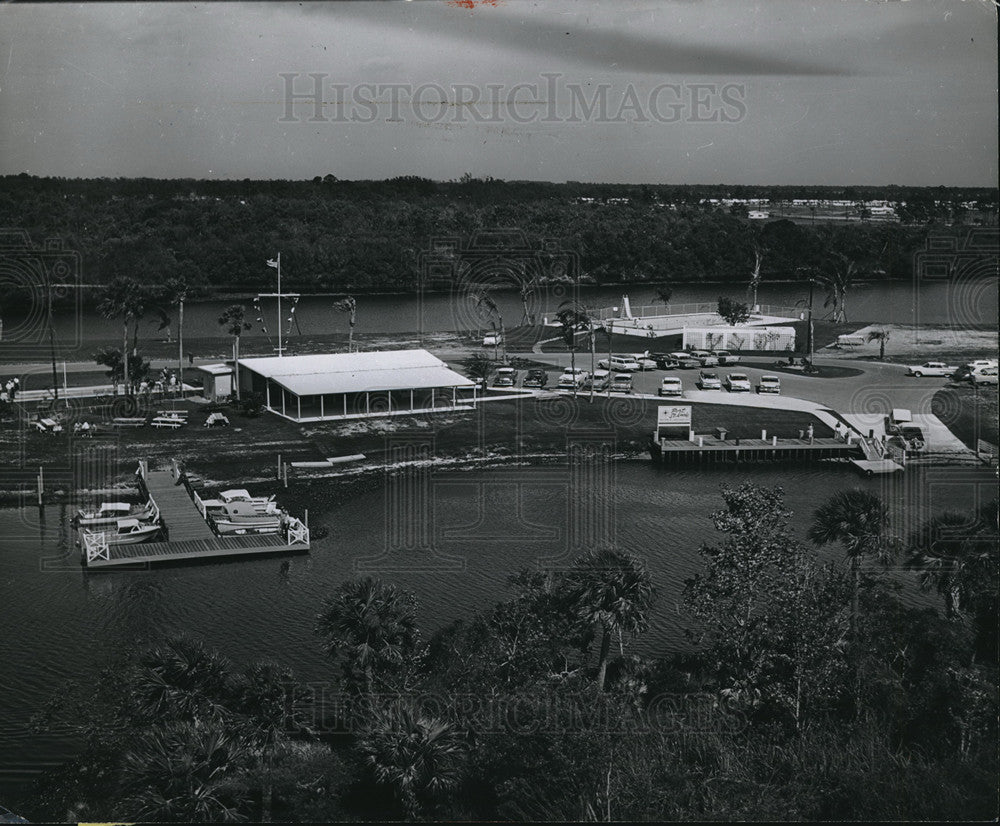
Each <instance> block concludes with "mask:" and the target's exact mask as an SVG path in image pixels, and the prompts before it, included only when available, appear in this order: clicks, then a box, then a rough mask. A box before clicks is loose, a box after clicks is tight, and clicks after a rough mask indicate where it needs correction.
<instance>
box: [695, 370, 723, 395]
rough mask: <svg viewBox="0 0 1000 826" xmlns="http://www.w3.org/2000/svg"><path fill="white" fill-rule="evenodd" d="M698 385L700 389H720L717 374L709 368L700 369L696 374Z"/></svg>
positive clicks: (720, 383)
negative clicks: (697, 374)
mask: <svg viewBox="0 0 1000 826" xmlns="http://www.w3.org/2000/svg"><path fill="white" fill-rule="evenodd" d="M698 386H699V387H700V388H701V389H702V390H721V389H722V382H721V381H719V374H718V373H713V372H712V371H711V370H702V371H701V373H700V374H699V376H698Z"/></svg>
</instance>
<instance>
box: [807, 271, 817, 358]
mask: <svg viewBox="0 0 1000 826" xmlns="http://www.w3.org/2000/svg"><path fill="white" fill-rule="evenodd" d="M815 284H816V282H815V281H814V280H813V279H812V277H810V278H809V366H810V367H812V362H813V347H814V337H813V287H814V286H815Z"/></svg>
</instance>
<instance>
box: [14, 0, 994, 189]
mask: <svg viewBox="0 0 1000 826" xmlns="http://www.w3.org/2000/svg"><path fill="white" fill-rule="evenodd" d="M468 5H470V2H469V0H464V1H463V2H458V0H452V1H451V2H443V1H439V0H415V1H414V2H403V0H400V1H399V2H391V1H390V2H340V3H337V2H330V3H323V4H316V5H305V4H301V3H292V4H287V5H285V4H267V5H263V4H239V3H221V4H208V5H204V4H173V3H150V4H135V5H132V4H126V3H116V4H108V5H99V4H95V5H91V4H88V5H68V4H51V5H41V6H27V5H4V6H0V67H4V68H3V70H2V81H0V172H3V173H19V172H29V173H31V174H34V175H47V176H71V177H100V176H107V177H118V176H126V177H132V176H151V177H195V178H312V177H314V176H316V175H327V174H332V175H335V176H336V177H338V178H351V179H362V178H387V177H394V176H397V175H419V176H422V177H427V178H433V179H438V180H447V179H453V178H458V177H460V176H461V175H462V174H463V173H465V172H468V173H471V174H472V175H474V176H476V177H483V176H487V175H490V176H493V177H497V178H504V179H508V180H511V179H534V180H550V181H565V180H581V181H612V182H630V183H633V182H652V183H741V184H810V183H815V184H890V183H898V184H925V185H939V184H943V185H946V186H996V185H997V25H996V9H995V7H994V6H993V4H992V3H990V2H988V0H967V1H966V2H961V1H960V0H942V2H923V0H911V2H905V3H904V2H860V1H858V0H849V1H848V2H838V0H812V2H800V1H799V0H774V2H766V3H764V2H756V3H754V2H747V0H726V2H722V1H721V0H683V1H682V0H675V2H645V0H635V2H630V1H629V0H606V2H596V1H595V2H591V1H590V0H579V2H571V1H570V0H554V1H550V2H545V3H541V2H528V0H490V1H489V2H485V3H483V2H478V1H477V2H473V3H471V5H474V8H472V9H469V8H466V7H465V6H468ZM283 73H295V74H296V76H295V77H292V78H291V80H292V81H293V88H294V91H296V92H297V93H300V94H301V93H305V92H310V91H312V90H313V89H318V90H319V92H320V94H321V96H322V100H323V101H324V102H325V105H323V106H321V107H320V108H319V110H318V115H319V116H320V118H321V120H318V121H317V120H312V121H311V120H310V119H311V118H313V117H314V116H315V115H317V110H316V107H315V106H314V103H313V102H312V100H311V99H308V100H301V101H298V102H294V103H293V104H291V108H290V110H289V103H288V102H286V99H285V92H286V86H287V83H288V80H286V79H283V78H282V77H281V75H282V74H283ZM310 73H313V74H318V75H319V77H318V78H311V77H309V74H310ZM317 81H318V82H319V84H320V85H319V86H316V85H315V84H316V83H317ZM378 84H382V88H381V89H379V88H378V86H377V85H378ZM395 84H400V86H395ZM404 84H407V85H408V86H403V85H404ZM519 84H521V85H519ZM419 87H423V88H422V89H420V88H419ZM532 87H535V88H532ZM442 92H443V95H442ZM414 95H416V96H417V101H416V103H418V104H419V105H415V101H414ZM338 101H339V103H338ZM289 113H290V114H291V117H288V115H289ZM477 118H478V120H479V121H481V122H477Z"/></svg>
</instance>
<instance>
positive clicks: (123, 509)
mask: <svg viewBox="0 0 1000 826" xmlns="http://www.w3.org/2000/svg"><path fill="white" fill-rule="evenodd" d="M99 510H101V511H118V512H119V513H128V512H129V511H130V510H132V507H131V505H128V504H126V503H125V502H102V503H101V507H100V508H99Z"/></svg>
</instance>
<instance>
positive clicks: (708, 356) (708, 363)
mask: <svg viewBox="0 0 1000 826" xmlns="http://www.w3.org/2000/svg"><path fill="white" fill-rule="evenodd" d="M691 355H692V356H694V357H695V358H696V359H698V361H700V362H701V366H702V367H718V366H719V357H718V356H716V355H715V353H710V352H708V350H695V351H694V352H693V353H692V354H691Z"/></svg>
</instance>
